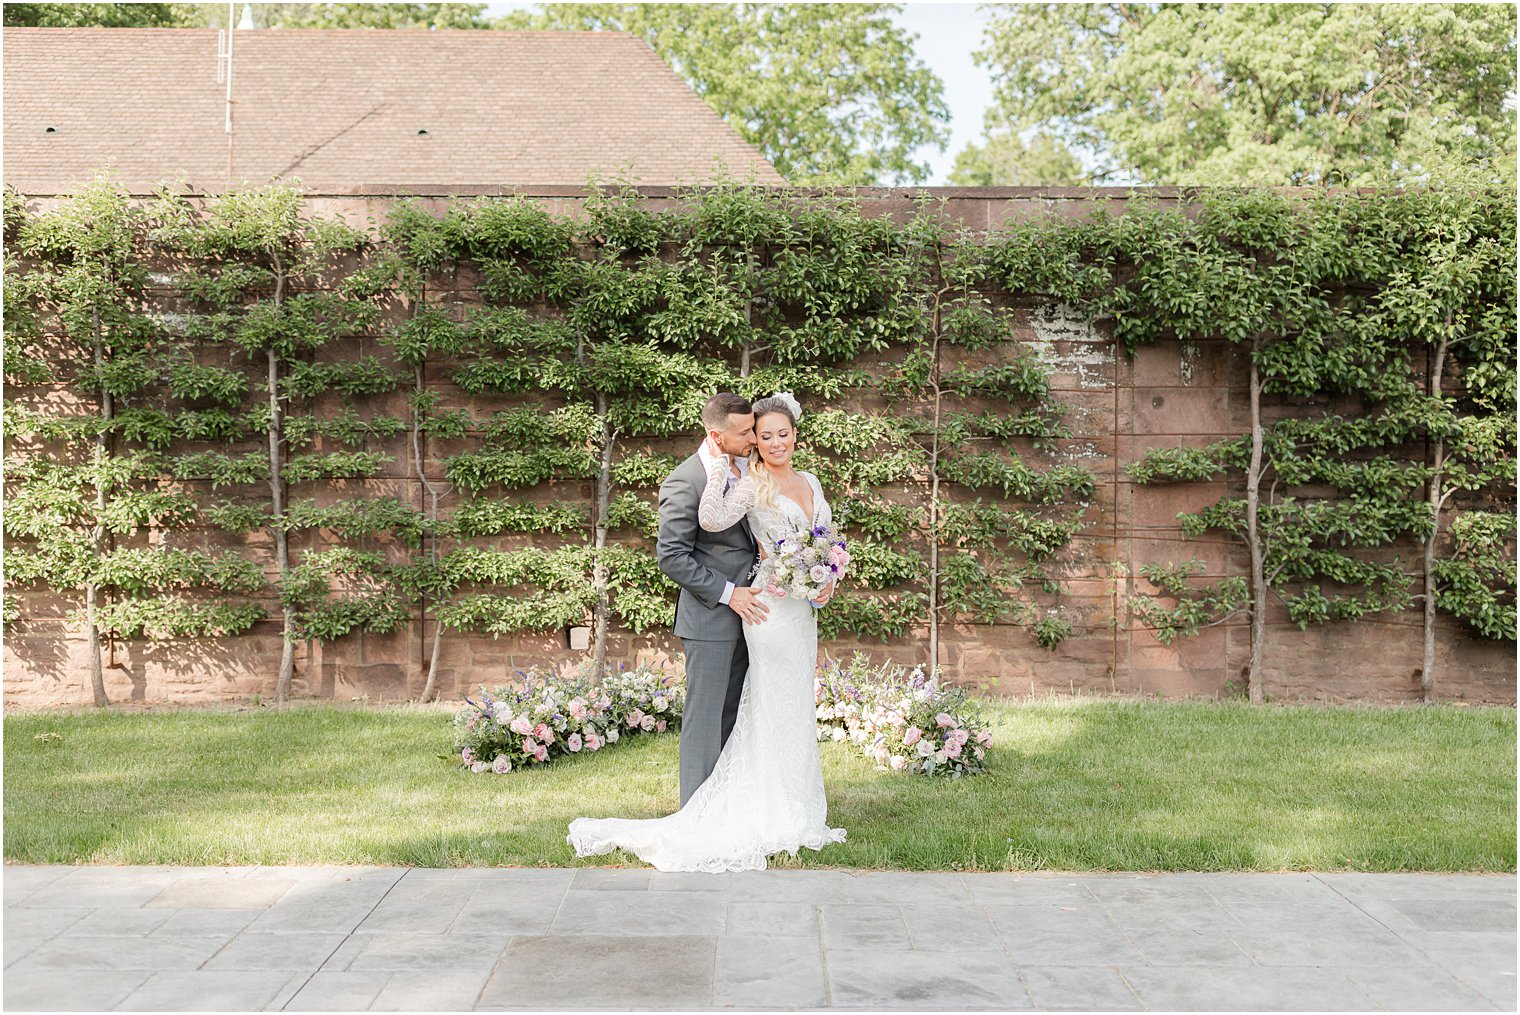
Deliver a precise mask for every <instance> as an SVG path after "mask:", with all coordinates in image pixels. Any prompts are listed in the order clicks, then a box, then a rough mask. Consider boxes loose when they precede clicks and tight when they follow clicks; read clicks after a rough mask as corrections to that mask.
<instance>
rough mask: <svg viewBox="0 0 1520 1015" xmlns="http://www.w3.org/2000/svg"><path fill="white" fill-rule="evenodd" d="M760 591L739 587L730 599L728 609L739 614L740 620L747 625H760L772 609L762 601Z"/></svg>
mask: <svg viewBox="0 0 1520 1015" xmlns="http://www.w3.org/2000/svg"><path fill="white" fill-rule="evenodd" d="M759 591H760V590H759V589H747V588H743V587H738V588H735V589H734V594H733V595H732V596H729V598H728V608H729V609H730V610H733V611H734V612H735V613H737V614H738V615H739V619H741V620H743V621H744V622H745V623H746V624H758V623H760V622H761V621H762V620H764V619H765V617H766V614H768V613H770V609H769V608H768V607H767V606H766V605H765V604H764V603H762V602H761V601H760V596H759V595H758V593H759Z"/></svg>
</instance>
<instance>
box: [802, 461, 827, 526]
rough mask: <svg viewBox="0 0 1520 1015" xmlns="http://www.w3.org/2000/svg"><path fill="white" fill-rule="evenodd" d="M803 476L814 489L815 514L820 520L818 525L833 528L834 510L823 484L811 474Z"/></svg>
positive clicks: (807, 473) (805, 473)
mask: <svg viewBox="0 0 1520 1015" xmlns="http://www.w3.org/2000/svg"><path fill="white" fill-rule="evenodd" d="M803 475H804V476H806V477H807V481H808V483H810V484H811V485H812V487H813V504H814V508H813V513H814V515H815V516H816V517H817V518H818V524H819V525H828V526H833V524H834V509H833V508H831V507H829V499H828V498H827V497H825V496H824V495H823V484H821V483H819V482H818V477H817V476H815V475H813V474H812V473H811V472H804V473H803Z"/></svg>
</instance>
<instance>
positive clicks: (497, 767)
mask: <svg viewBox="0 0 1520 1015" xmlns="http://www.w3.org/2000/svg"><path fill="white" fill-rule="evenodd" d="M491 771H493V772H495V773H496V774H497V775H506V774H507V773H508V772H510V771H512V762H511V761H510V760H509V759H508V758H507V756H506V755H505V754H498V755H497V756H496V760H495V761H493V762H491Z"/></svg>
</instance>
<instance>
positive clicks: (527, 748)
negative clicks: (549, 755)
mask: <svg viewBox="0 0 1520 1015" xmlns="http://www.w3.org/2000/svg"><path fill="white" fill-rule="evenodd" d="M522 744H523V753H524V754H537V753H538V741H537V740H534V739H533V738H532V737H523V741H522Z"/></svg>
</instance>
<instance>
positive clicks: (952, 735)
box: [945, 730, 971, 747]
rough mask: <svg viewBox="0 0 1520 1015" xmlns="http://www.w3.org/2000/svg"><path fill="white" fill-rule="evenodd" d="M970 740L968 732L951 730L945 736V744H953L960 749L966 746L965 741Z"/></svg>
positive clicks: (969, 732)
mask: <svg viewBox="0 0 1520 1015" xmlns="http://www.w3.org/2000/svg"><path fill="white" fill-rule="evenodd" d="M970 739H971V731H970V730H951V731H950V732H949V733H948V734H947V735H946V736H945V740H946V741H947V742H954V743H955V744H957V745H958V746H960V747H965V746H966V741H968V740H970Z"/></svg>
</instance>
